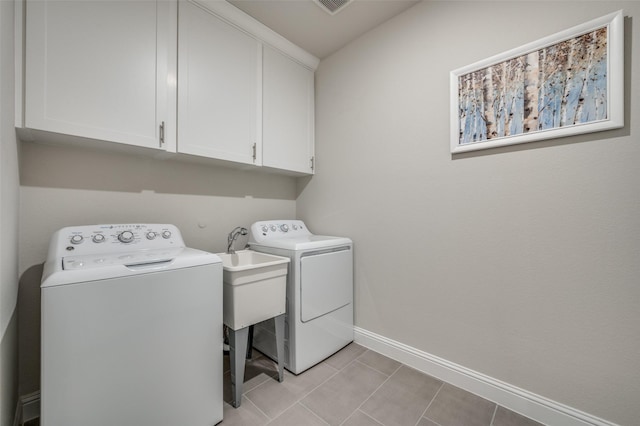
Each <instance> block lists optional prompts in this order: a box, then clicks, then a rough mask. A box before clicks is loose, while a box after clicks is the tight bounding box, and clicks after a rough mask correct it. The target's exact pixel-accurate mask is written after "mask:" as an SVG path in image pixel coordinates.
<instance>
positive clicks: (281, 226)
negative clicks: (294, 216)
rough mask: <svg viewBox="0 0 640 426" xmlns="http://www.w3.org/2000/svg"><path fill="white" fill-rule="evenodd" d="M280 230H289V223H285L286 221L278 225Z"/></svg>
mask: <svg viewBox="0 0 640 426" xmlns="http://www.w3.org/2000/svg"><path fill="white" fill-rule="evenodd" d="M280 230H281V231H282V232H289V225H287V224H286V223H283V224H282V225H280Z"/></svg>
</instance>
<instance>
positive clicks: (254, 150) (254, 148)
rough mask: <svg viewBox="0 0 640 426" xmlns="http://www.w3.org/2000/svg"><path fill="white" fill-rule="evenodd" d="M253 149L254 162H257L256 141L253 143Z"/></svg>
mask: <svg viewBox="0 0 640 426" xmlns="http://www.w3.org/2000/svg"><path fill="white" fill-rule="evenodd" d="M252 149H253V162H254V163H255V162H256V144H255V143H254V144H253V147H252Z"/></svg>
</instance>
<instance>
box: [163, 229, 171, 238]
mask: <svg viewBox="0 0 640 426" xmlns="http://www.w3.org/2000/svg"><path fill="white" fill-rule="evenodd" d="M162 238H164V239H165V240H168V239H169V238H171V231H162Z"/></svg>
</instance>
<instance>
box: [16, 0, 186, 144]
mask: <svg viewBox="0 0 640 426" xmlns="http://www.w3.org/2000/svg"><path fill="white" fill-rule="evenodd" d="M176 12H177V5H176V4H175V3H173V2H169V1H165V0H159V1H157V2H156V1H149V0H141V1H136V0H130V1H103V0H95V1H62V0H60V1H27V3H26V48H25V52H26V53H25V55H26V58H25V97H24V102H25V115H24V126H25V127H26V128H31V129H37V130H44V131H48V132H54V133H61V134H66V135H73V136H80V137H83V138H91V139H99V140H105V141H112V142H120V143H124V144H129V145H136V146H143V147H149V148H161V149H169V150H172V146H173V149H175V131H176V129H175V89H176V88H175V69H176V64H175V62H176V60H175V57H176V52H175V49H176V47H175V44H176V40H175V37H176V28H175V27H176V20H177V17H176ZM163 130H164V131H163ZM163 133H164V138H165V141H164V142H165V144H164V146H161V140H160V139H161V136H162V134H163Z"/></svg>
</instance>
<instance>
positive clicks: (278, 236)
mask: <svg viewBox="0 0 640 426" xmlns="http://www.w3.org/2000/svg"><path fill="white" fill-rule="evenodd" d="M351 244H352V241H351V240H350V239H349V238H345V237H331V236H327V235H314V234H312V233H311V232H310V231H309V229H308V228H307V226H306V225H305V224H304V222H303V221H301V220H266V221H260V222H256V223H254V224H253V225H251V230H250V232H249V245H250V246H251V247H273V248H280V249H283V250H293V251H299V250H315V249H322V248H331V247H338V246H345V245H351Z"/></svg>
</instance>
